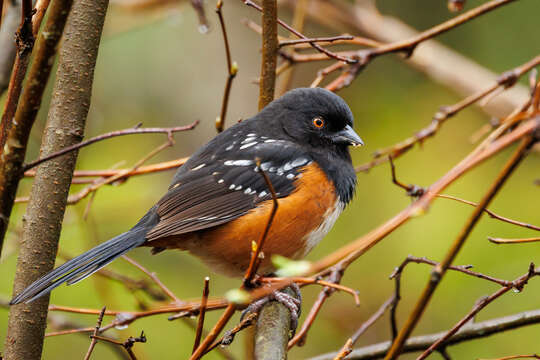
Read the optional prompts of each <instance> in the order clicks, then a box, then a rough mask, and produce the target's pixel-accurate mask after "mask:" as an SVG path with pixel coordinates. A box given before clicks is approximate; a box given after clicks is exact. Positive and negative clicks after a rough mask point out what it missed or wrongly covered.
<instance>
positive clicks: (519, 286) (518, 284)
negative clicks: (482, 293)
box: [418, 263, 540, 360]
mask: <svg viewBox="0 0 540 360" xmlns="http://www.w3.org/2000/svg"><path fill="white" fill-rule="evenodd" d="M537 275H540V268H539V269H535V268H534V264H532V263H531V264H530V266H529V271H528V272H527V273H526V274H525V275H522V276H520V277H519V278H517V279H516V280H514V281H512V282H511V283H510V284H509V285H508V286H505V287H503V288H501V289H499V290H497V291H496V292H494V293H493V294H491V295H490V296H488V297H485V298H483V299H482V300H480V301H479V302H478V303H477V304H476V305H475V306H474V307H473V309H472V310H471V311H470V312H469V313H468V314H467V315H465V317H463V318H462V319H461V320H460V321H459V322H458V323H457V324H456V325H454V326H453V327H452V328H451V329H450V330H448V332H447V333H446V334H445V335H444V336H442V337H441V338H440V339H438V340H437V341H436V342H434V343H433V344H432V345H431V346H430V347H429V348H428V349H427V350H426V351H424V352H423V353H422V354H421V355H420V356H419V357H418V360H423V359H425V358H426V357H428V356H429V354H431V353H432V352H433V351H434V350H435V349H437V348H438V347H439V346H440V345H442V344H443V343H444V342H445V341H446V340H448V339H449V338H450V337H452V336H453V335H454V334H455V333H456V332H458V330H459V329H461V328H462V327H463V326H464V325H465V324H467V323H468V322H469V321H470V320H471V319H473V318H474V317H475V316H476V314H478V313H479V312H480V310H482V309H483V308H485V307H486V306H487V305H488V304H490V303H491V302H493V301H494V300H495V299H497V298H498V297H500V296H501V295H503V294H505V293H507V292H508V291H510V290H512V289H516V290H517V291H521V290H523V287H524V286H525V285H526V284H527V282H528V281H529V279H530V278H531V277H533V276H537Z"/></svg>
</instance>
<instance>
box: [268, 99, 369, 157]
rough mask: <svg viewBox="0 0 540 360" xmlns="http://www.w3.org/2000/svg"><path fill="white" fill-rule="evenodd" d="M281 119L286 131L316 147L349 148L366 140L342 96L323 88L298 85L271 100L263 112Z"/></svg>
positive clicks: (269, 116) (277, 119) (301, 141)
mask: <svg viewBox="0 0 540 360" xmlns="http://www.w3.org/2000/svg"><path fill="white" fill-rule="evenodd" d="M261 114H264V115H265V116H264V117H265V118H273V119H275V120H276V121H279V122H280V124H281V127H282V128H283V130H284V131H285V133H286V134H287V135H288V136H290V137H292V138H293V139H295V140H296V141H298V142H300V143H307V144H309V145H311V146H313V147H326V146H333V147H337V148H346V147H348V146H349V145H353V146H360V145H363V144H364V143H363V141H362V139H361V138H360V136H358V134H357V133H356V132H355V131H354V129H353V114H352V112H351V109H349V106H348V105H347V103H346V102H345V101H344V100H343V99H342V98H341V97H339V96H338V95H336V94H334V93H333V92H331V91H328V90H326V89H322V88H298V89H294V90H291V91H289V92H287V93H286V94H285V95H283V96H282V97H280V98H279V99H277V100H275V101H273V102H272V103H270V104H269V105H268V106H267V107H266V108H265V109H264V110H263V111H262V112H261Z"/></svg>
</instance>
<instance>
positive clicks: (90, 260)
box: [10, 88, 363, 305]
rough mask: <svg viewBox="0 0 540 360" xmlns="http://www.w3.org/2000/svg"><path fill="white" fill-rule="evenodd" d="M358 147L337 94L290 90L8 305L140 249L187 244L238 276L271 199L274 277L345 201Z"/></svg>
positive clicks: (269, 245)
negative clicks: (136, 215)
mask: <svg viewBox="0 0 540 360" xmlns="http://www.w3.org/2000/svg"><path fill="white" fill-rule="evenodd" d="M360 145H363V141H362V139H361V138H360V136H359V135H358V134H357V133H356V132H355V131H354V129H353V114H352V112H351V110H350V108H349V106H348V105H347V103H346V102H345V101H344V100H343V99H342V98H341V97H339V96H338V95H336V94H334V93H332V92H330V91H328V90H325V89H322V88H297V89H293V90H290V91H288V92H287V93H285V94H284V95H283V96H281V97H280V98H278V99H276V100H274V101H272V102H271V103H270V104H268V105H267V106H266V107H264V108H263V109H262V110H261V111H260V112H259V113H258V114H256V115H254V116H253V117H251V118H249V119H246V120H243V121H241V122H238V123H236V124H235V125H233V126H231V127H229V128H228V129H227V130H225V131H223V132H221V133H219V134H218V135H217V136H216V137H214V138H213V139H212V140H210V141H209V142H208V143H207V144H206V145H204V146H202V147H201V148H199V149H198V150H197V151H196V152H195V153H194V154H193V155H192V156H191V157H190V158H189V159H188V160H187V161H186V163H185V164H184V165H182V166H181V167H180V168H179V169H178V171H177V172H176V174H175V175H174V177H173V179H172V182H171V184H170V186H169V188H168V191H167V192H166V194H165V195H164V196H163V197H162V198H161V199H160V200H159V201H158V202H157V203H156V204H155V205H154V206H153V207H152V208H151V209H150V210H149V211H148V212H147V213H146V214H145V215H144V216H143V217H142V218H141V219H140V220H139V221H138V222H137V223H136V225H135V226H133V227H132V228H131V229H130V230H128V231H127V232H125V233H123V234H120V235H118V236H116V237H114V238H112V239H110V240H108V241H106V242H104V243H102V244H100V245H98V246H96V247H94V248H93V249H91V250H89V251H87V252H85V253H83V254H81V255H79V256H77V257H75V258H73V259H71V260H69V261H67V262H65V263H64V264H62V265H60V266H58V267H57V268H56V269H54V270H52V271H51V272H49V273H47V274H46V275H44V276H43V277H41V278H40V279H38V280H36V281H35V282H34V283H32V284H31V285H29V286H28V287H27V288H26V289H24V290H23V291H22V292H21V293H19V294H17V295H16V296H15V297H14V298H13V299H12V300H11V302H10V304H11V305H15V304H19V303H23V302H26V303H28V302H31V301H33V300H35V299H37V298H39V297H41V296H43V295H45V294H48V293H50V292H51V291H52V290H53V289H55V288H56V287H58V286H59V285H61V284H62V283H66V284H67V285H71V284H75V283H77V282H79V281H81V280H83V279H85V278H87V277H88V276H90V275H92V274H93V273H95V272H96V271H98V270H99V269H101V268H102V267H104V266H106V265H107V264H109V263H110V262H112V261H113V260H114V259H116V258H118V257H119V256H121V255H123V254H125V253H127V252H128V251H130V250H132V249H134V248H137V247H150V248H152V253H158V252H161V251H163V250H166V249H179V250H184V251H188V252H190V253H191V254H193V255H195V256H196V257H198V258H200V259H201V260H202V261H203V262H204V263H206V264H207V265H208V266H209V267H210V268H212V269H213V270H214V271H216V272H218V273H221V274H225V275H228V276H232V277H237V276H242V274H244V272H245V271H246V269H247V267H248V265H249V262H250V258H251V252H252V242H253V241H256V240H257V239H258V238H259V237H260V236H261V233H262V232H263V230H264V228H265V226H266V225H267V222H268V219H269V215H270V212H271V211H272V208H273V200H274V197H275V198H276V200H277V202H278V208H277V212H276V214H275V217H274V220H273V222H272V223H271V225H270V230H269V233H268V235H267V237H266V241H265V244H264V246H263V248H262V249H261V250H262V252H263V254H264V259H263V260H262V261H261V263H260V266H259V268H258V274H262V275H266V274H272V273H273V271H275V268H274V265H273V264H272V261H271V257H272V256H273V255H281V256H284V257H287V258H291V259H301V258H303V257H305V256H306V255H307V253H308V252H309V251H310V250H311V249H312V248H313V247H314V246H315V245H316V244H317V243H318V242H319V241H320V240H321V239H322V238H323V237H324V236H325V235H326V234H327V233H328V232H329V230H330V229H331V228H332V226H333V225H334V223H335V222H336V220H337V218H338V217H339V215H340V214H341V213H342V211H343V210H344V209H345V207H346V205H347V204H349V203H350V201H351V200H352V198H353V195H354V192H355V186H356V174H355V171H354V168H353V166H352V160H351V155H350V152H349V147H350V146H360ZM262 173H264V174H265V175H266V176H267V178H268V180H269V181H270V183H271V185H272V187H273V188H274V192H272V191H271V190H270V189H269V186H268V184H267V183H266V180H265V178H264V177H263V176H262Z"/></svg>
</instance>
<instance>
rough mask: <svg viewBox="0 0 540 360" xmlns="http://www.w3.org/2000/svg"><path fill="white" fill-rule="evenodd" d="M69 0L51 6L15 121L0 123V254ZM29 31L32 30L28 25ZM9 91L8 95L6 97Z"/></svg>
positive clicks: (67, 11)
mask: <svg viewBox="0 0 540 360" xmlns="http://www.w3.org/2000/svg"><path fill="white" fill-rule="evenodd" d="M71 2H72V0H59V1H56V5H53V6H52V7H51V8H50V10H49V16H48V20H47V23H46V24H45V28H44V33H46V34H47V36H46V37H45V36H44V35H43V33H41V34H40V36H39V38H38V43H37V46H36V51H35V56H34V59H33V61H32V66H31V68H30V71H29V74H28V80H27V82H26V88H25V91H24V93H23V95H22V98H21V100H20V103H19V105H18V107H17V111H16V112H14V115H15V116H14V117H13V115H11V117H10V118H9V122H11V121H13V124H15V125H14V126H10V125H8V124H7V122H6V121H4V120H2V126H4V125H5V126H6V128H5V130H9V134H8V135H7V140H6V143H5V145H4V144H2V149H0V254H1V252H2V244H3V241H4V237H5V233H6V230H7V226H8V222H9V217H10V215H11V209H12V207H13V202H14V200H15V194H16V192H17V187H18V185H19V181H20V179H21V176H22V171H21V168H22V163H23V161H24V157H25V154H26V145H27V143H28V138H29V136H30V130H31V129H32V126H33V124H34V121H35V118H36V115H37V112H38V110H39V108H40V105H41V98H42V95H43V92H44V90H45V87H46V85H47V80H48V78H49V74H50V72H51V69H52V66H53V64H54V57H55V55H56V46H57V44H58V41H59V40H60V37H61V36H62V31H63V29H64V24H65V22H66V18H67V14H68V13H69V9H70V7H71ZM30 16H31V15H30ZM29 31H30V34H31V28H30V30H29ZM30 36H31V35H30ZM23 53H24V54H23ZM23 53H20V54H21V55H20V56H19V57H18V59H20V60H18V61H19V62H21V61H23V60H22V59H23V58H24V57H28V56H29V54H26V53H29V51H26V52H23ZM25 71H26V70H25ZM18 72H20V70H16V69H14V70H13V74H14V76H19V75H20V74H19V75H17V74H16V73H18ZM21 76H24V75H21ZM13 86H16V85H13ZM15 90H16V89H13V88H11V89H10V93H11V95H14V93H13V92H14V91H15ZM11 95H8V98H9V96H11ZM17 98H18V96H17ZM7 101H8V100H7V99H6V105H8V102H7ZM8 106H11V105H8ZM10 111H11V110H10ZM5 114H6V113H4V115H5ZM0 136H2V135H0ZM19 290H22V288H21V289H19Z"/></svg>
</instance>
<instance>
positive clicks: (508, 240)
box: [488, 236, 540, 244]
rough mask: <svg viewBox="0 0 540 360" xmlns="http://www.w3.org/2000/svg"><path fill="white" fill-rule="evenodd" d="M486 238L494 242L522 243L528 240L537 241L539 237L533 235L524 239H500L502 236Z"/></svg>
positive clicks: (539, 239)
mask: <svg viewBox="0 0 540 360" xmlns="http://www.w3.org/2000/svg"><path fill="white" fill-rule="evenodd" d="M488 240H489V241H491V242H492V243H494V244H522V243H529V242H538V241H540V237H538V236H537V237H533V238H526V239H502V238H494V237H489V236H488Z"/></svg>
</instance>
